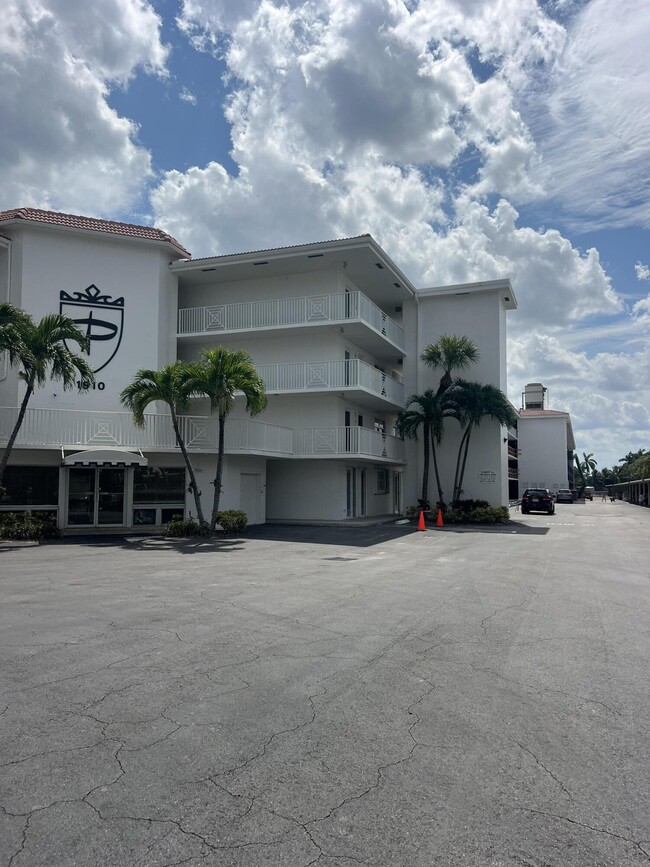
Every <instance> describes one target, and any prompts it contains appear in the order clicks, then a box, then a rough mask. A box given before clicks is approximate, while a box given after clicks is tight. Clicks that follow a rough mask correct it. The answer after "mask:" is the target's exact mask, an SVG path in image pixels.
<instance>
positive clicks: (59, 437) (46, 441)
mask: <svg viewBox="0 0 650 867" xmlns="http://www.w3.org/2000/svg"><path fill="white" fill-rule="evenodd" d="M17 417H18V409H16V408H15V407H14V408H12V407H5V408H0V446H2V445H5V444H6V443H7V440H8V439H9V435H10V432H11V430H12V428H13V425H14V424H15V423H16V419H17ZM179 421H180V425H181V434H182V436H183V439H184V440H185V444H186V446H187V450H188V451H189V452H197V451H200V452H216V450H217V419H216V418H215V417H212V416H181V417H180V419H179ZM16 446H18V447H21V446H23V447H24V446H30V447H32V448H61V447H64V448H88V447H98V448H101V447H104V448H105V447H120V448H127V449H142V450H143V451H154V452H160V451H176V449H177V446H176V438H175V437H174V431H173V428H172V425H171V417H170V416H169V415H163V414H156V413H147V414H146V416H145V427H144V428H138V427H136V426H135V425H134V424H133V420H132V418H131V415H130V413H127V412H92V411H85V410H66V409H40V408H34V409H28V410H27V412H26V414H25V419H24V421H23V424H22V426H21V429H20V431H19V434H18V438H17V440H16ZM225 450H226V453H227V454H237V453H245V452H250V453H254V454H262V455H273V456H278V457H286V458H289V457H301V458H302V457H309V456H313V457H326V456H328V457H329V456H346V455H347V456H357V457H361V458H363V457H365V458H376V459H378V460H388V461H402V460H404V457H405V445H404V442H403V441H402V440H400V439H398V438H397V437H392V436H385V435H384V434H382V433H380V432H378V431H375V430H371V429H370V428H362V427H327V428H300V429H295V430H292V429H291V428H288V427H280V426H279V425H274V424H266V423H264V422H260V421H254V420H252V419H242V418H229V419H228V422H227V424H226V444H225Z"/></svg>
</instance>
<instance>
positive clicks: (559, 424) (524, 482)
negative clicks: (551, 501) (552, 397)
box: [517, 382, 576, 497]
mask: <svg viewBox="0 0 650 867" xmlns="http://www.w3.org/2000/svg"><path fill="white" fill-rule="evenodd" d="M546 396H547V389H546V388H545V387H544V386H543V385H542V384H541V383H539V382H530V383H528V385H526V387H525V390H524V394H523V400H522V403H523V406H522V409H520V410H519V421H518V424H517V432H518V449H519V496H520V497H521V496H522V494H523V493H524V491H525V490H526V488H548V489H549V490H550V491H552V492H555V491H557V490H559V489H560V488H573V487H574V485H573V452H574V450H575V447H576V444H575V439H574V436H573V427H572V426H571V416H570V415H569V413H568V412H560V411H559V410H552V409H547V408H546Z"/></svg>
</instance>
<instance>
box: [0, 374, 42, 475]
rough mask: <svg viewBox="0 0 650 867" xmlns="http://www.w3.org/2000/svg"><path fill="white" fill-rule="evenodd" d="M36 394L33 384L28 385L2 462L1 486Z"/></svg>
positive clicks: (0, 463) (0, 472) (0, 464)
mask: <svg viewBox="0 0 650 867" xmlns="http://www.w3.org/2000/svg"><path fill="white" fill-rule="evenodd" d="M33 393H34V385H33V383H32V382H28V383H27V391H26V392H25V396H24V397H23V402H22V403H21V404H20V412H19V413H18V418H17V420H16V424H15V425H14V429H13V430H12V432H11V436H10V437H9V440H8V442H7V447H6V448H5V450H4V453H3V455H2V460H1V461H0V485H2V480H3V479H4V476H5V470H6V469H7V464H8V463H9V455H10V454H11V450H12V449H13V447H14V443H15V442H16V437H17V436H18V431H19V430H20V428H21V427H22V423H23V420H24V418H25V413H26V412H27V404H28V403H29V399H30V397H31V396H32V394H33Z"/></svg>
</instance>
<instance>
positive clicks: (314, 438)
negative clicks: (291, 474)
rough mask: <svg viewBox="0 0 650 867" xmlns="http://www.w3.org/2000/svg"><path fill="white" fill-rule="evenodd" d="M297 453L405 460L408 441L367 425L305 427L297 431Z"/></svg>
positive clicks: (295, 445) (294, 433) (295, 450)
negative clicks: (406, 442) (365, 426)
mask: <svg viewBox="0 0 650 867" xmlns="http://www.w3.org/2000/svg"><path fill="white" fill-rule="evenodd" d="M293 453H294V455H313V456H314V457H317V456H319V455H320V456H325V455H343V456H345V455H351V456H358V457H372V458H384V459H387V460H395V461H401V460H404V457H405V453H406V452H405V446H404V441H403V440H400V439H398V438H397V437H391V436H385V435H384V434H382V433H379V432H378V431H375V430H370V429H369V428H363V427H320V428H304V429H302V430H294V432H293Z"/></svg>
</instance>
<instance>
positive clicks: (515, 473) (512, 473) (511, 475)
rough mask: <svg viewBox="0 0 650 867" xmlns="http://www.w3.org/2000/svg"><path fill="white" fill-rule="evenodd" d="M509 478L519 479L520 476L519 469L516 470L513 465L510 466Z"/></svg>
mask: <svg viewBox="0 0 650 867" xmlns="http://www.w3.org/2000/svg"><path fill="white" fill-rule="evenodd" d="M508 478H509V479H518V478H519V470H516V469H514V468H513V467H508Z"/></svg>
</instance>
